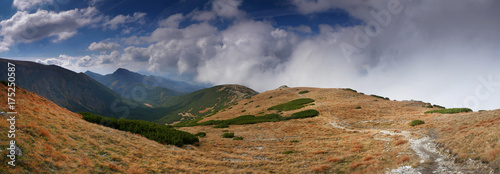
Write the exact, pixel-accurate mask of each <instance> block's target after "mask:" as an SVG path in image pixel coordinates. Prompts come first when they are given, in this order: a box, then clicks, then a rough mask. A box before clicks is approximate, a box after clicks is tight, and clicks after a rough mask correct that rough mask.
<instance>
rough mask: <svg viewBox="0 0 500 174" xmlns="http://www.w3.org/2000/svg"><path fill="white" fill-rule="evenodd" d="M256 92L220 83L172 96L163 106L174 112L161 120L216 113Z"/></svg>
mask: <svg viewBox="0 0 500 174" xmlns="http://www.w3.org/2000/svg"><path fill="white" fill-rule="evenodd" d="M256 94H257V92H256V91H254V90H253V89H250V88H248V87H245V86H241V85H219V86H214V87H211V88H207V89H202V90H198V91H195V92H192V93H189V94H184V95H180V96H176V97H172V98H170V99H169V100H167V101H166V102H164V103H163V105H162V107H166V108H169V109H170V110H172V111H173V112H171V113H169V114H167V116H165V117H164V119H161V121H160V122H161V123H172V120H173V118H176V120H175V121H180V120H189V119H193V118H198V117H201V116H206V115H209V114H214V113H217V112H218V111H219V110H221V109H223V108H227V107H229V106H230V105H232V104H234V103H236V102H238V101H240V100H243V99H245V98H249V97H251V96H254V95H256Z"/></svg>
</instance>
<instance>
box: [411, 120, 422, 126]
mask: <svg viewBox="0 0 500 174" xmlns="http://www.w3.org/2000/svg"><path fill="white" fill-rule="evenodd" d="M421 124H425V122H424V121H422V120H413V121H411V122H410V124H409V125H410V126H416V125H421Z"/></svg>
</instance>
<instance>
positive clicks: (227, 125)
mask: <svg viewBox="0 0 500 174" xmlns="http://www.w3.org/2000/svg"><path fill="white" fill-rule="evenodd" d="M228 127H229V124H227V123H221V124H218V125H215V126H214V128H228Z"/></svg>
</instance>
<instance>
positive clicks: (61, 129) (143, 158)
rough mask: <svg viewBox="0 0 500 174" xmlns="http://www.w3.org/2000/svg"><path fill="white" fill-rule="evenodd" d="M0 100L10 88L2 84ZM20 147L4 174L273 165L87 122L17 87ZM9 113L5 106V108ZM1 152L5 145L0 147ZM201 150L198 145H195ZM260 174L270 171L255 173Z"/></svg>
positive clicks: (3, 127)
mask: <svg viewBox="0 0 500 174" xmlns="http://www.w3.org/2000/svg"><path fill="white" fill-rule="evenodd" d="M0 86H1V87H0V88H1V89H0V102H1V103H7V101H6V100H7V95H6V92H5V91H7V89H6V88H5V87H4V86H3V85H0ZM16 103H17V105H16V106H17V108H16V111H17V112H18V115H17V116H16V138H15V141H16V144H17V145H18V146H19V147H20V148H21V150H22V152H23V156H22V157H17V158H16V162H15V164H16V166H15V167H9V166H8V165H6V164H7V161H8V159H7V158H6V153H7V151H5V150H2V156H0V162H1V163H2V165H0V173H54V172H56V173H115V172H118V173H179V172H181V173H182V172H195V173H220V172H229V173H241V172H243V171H249V170H250V167H256V166H260V165H263V164H265V163H268V162H264V161H259V160H255V159H251V158H247V159H245V161H246V162H245V163H236V164H235V163H234V162H230V161H223V160H222V159H223V158H226V159H228V158H236V157H235V155H234V154H225V153H222V152H221V151H219V152H217V151H214V152H204V151H200V150H187V149H183V148H177V147H175V146H170V145H162V144H159V143H157V142H154V141H151V140H148V139H146V138H144V137H142V136H139V135H136V134H131V133H128V132H123V131H118V130H115V129H111V128H107V127H103V126H100V125H96V124H91V123H88V122H86V121H84V120H82V119H81V116H80V115H79V114H75V113H72V112H70V111H68V110H67V109H64V108H61V107H59V106H57V105H56V104H54V103H52V102H50V101H48V100H46V99H44V98H42V97H40V96H38V95H36V94H34V93H32V92H28V91H25V90H23V89H20V88H17V89H16ZM0 110H2V111H7V110H6V108H0ZM7 124H8V122H6V121H2V122H0V141H1V142H7V141H8V140H10V139H8V137H7V132H8V126H10V125H7ZM0 146H1V148H2V149H5V148H6V145H5V144H2V145H0ZM193 148H194V149H196V147H193ZM251 170H253V171H257V172H259V171H260V172H264V171H269V168H267V169H251Z"/></svg>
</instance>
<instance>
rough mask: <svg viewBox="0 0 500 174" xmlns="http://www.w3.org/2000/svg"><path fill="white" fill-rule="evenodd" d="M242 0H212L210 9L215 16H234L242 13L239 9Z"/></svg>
mask: <svg viewBox="0 0 500 174" xmlns="http://www.w3.org/2000/svg"><path fill="white" fill-rule="evenodd" d="M242 2H243V0H214V1H213V3H212V10H213V11H214V12H215V14H217V16H221V17H225V18H235V17H241V16H242V15H244V12H243V11H241V10H239V9H238V7H239V6H240V5H241V3H242Z"/></svg>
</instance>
